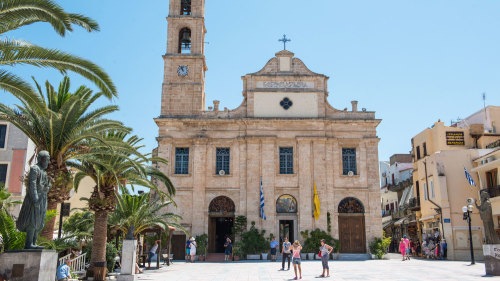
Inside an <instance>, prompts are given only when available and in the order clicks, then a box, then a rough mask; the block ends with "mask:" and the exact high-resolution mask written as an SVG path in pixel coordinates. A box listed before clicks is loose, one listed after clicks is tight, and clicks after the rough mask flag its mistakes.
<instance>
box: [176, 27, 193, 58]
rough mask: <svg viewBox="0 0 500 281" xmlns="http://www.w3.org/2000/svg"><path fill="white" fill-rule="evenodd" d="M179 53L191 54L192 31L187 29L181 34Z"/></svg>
mask: <svg viewBox="0 0 500 281" xmlns="http://www.w3.org/2000/svg"><path fill="white" fill-rule="evenodd" d="M179 53H181V54H188V53H191V30H190V29H189V28H187V27H186V28H183V29H181V32H179Z"/></svg>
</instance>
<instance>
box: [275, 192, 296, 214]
mask: <svg viewBox="0 0 500 281" xmlns="http://www.w3.org/2000/svg"><path fill="white" fill-rule="evenodd" d="M276 213H297V200H296V199H295V197H293V196H292V195H289V194H284V195H281V196H280V197H278V200H276Z"/></svg>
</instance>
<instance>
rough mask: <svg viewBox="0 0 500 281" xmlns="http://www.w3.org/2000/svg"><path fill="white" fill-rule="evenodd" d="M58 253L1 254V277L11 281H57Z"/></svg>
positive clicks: (30, 251)
mask: <svg viewBox="0 0 500 281" xmlns="http://www.w3.org/2000/svg"><path fill="white" fill-rule="evenodd" d="M56 269H57V253H56V251H54V250H19V251H5V252H4V253H1V254H0V276H1V277H3V279H5V280H9V281H23V280H49V281H52V280H55V278H56Z"/></svg>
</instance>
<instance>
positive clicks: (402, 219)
mask: <svg viewBox="0 0 500 281" xmlns="http://www.w3.org/2000/svg"><path fill="white" fill-rule="evenodd" d="M405 220H407V217H404V218H401V219H399V220H398V221H397V222H395V223H394V225H401V224H403V222H404V221H405Z"/></svg>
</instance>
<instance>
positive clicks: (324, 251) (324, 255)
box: [319, 239, 333, 277]
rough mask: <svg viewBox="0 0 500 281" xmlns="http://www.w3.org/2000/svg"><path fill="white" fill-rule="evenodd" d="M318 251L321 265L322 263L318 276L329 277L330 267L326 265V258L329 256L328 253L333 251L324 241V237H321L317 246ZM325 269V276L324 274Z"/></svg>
mask: <svg viewBox="0 0 500 281" xmlns="http://www.w3.org/2000/svg"><path fill="white" fill-rule="evenodd" d="M319 251H320V253H321V265H323V274H321V275H320V276H319V277H330V267H328V258H329V257H330V253H331V252H332V251H333V248H332V247H331V246H330V245H328V244H326V243H325V239H321V247H319ZM325 271H326V276H325Z"/></svg>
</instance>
